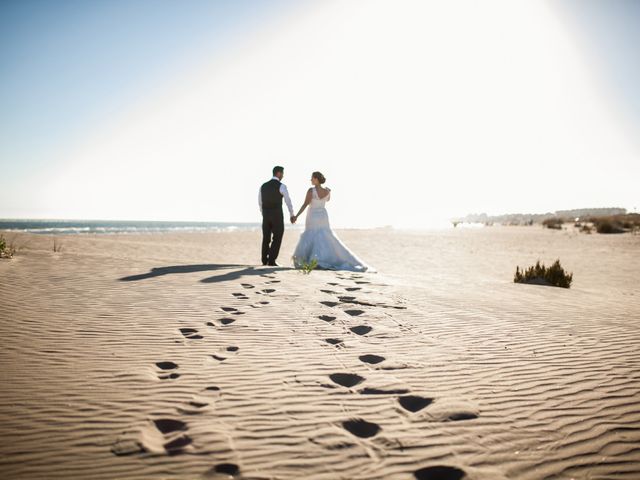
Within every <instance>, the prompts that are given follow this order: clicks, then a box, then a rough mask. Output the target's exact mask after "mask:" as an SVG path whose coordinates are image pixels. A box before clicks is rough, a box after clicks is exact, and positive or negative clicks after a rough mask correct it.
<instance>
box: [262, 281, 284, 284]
mask: <svg viewBox="0 0 640 480" xmlns="http://www.w3.org/2000/svg"><path fill="white" fill-rule="evenodd" d="M264 283H267V284H272V283H280V280H269V281H268V282H264Z"/></svg>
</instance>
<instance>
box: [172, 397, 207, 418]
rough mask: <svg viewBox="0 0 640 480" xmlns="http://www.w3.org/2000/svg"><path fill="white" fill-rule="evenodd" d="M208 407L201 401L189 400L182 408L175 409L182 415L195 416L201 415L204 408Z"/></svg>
mask: <svg viewBox="0 0 640 480" xmlns="http://www.w3.org/2000/svg"><path fill="white" fill-rule="evenodd" d="M208 406H209V402H205V401H203V400H197V399H194V400H189V401H188V402H186V403H185V404H183V405H182V406H179V407H176V410H177V411H178V413H182V414H184V415H197V414H199V413H202V412H203V411H204V409H205V408H206V407H208Z"/></svg>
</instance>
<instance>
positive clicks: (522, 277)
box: [513, 259, 573, 288]
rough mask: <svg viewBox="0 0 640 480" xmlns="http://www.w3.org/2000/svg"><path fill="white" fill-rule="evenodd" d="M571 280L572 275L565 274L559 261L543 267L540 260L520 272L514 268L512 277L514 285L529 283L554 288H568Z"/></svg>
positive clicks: (517, 268) (517, 267)
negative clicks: (514, 272) (514, 271)
mask: <svg viewBox="0 0 640 480" xmlns="http://www.w3.org/2000/svg"><path fill="white" fill-rule="evenodd" d="M572 280H573V273H567V272H565V271H564V268H562V267H561V266H560V260H559V259H558V260H556V261H555V262H553V265H551V266H550V267H545V266H544V263H542V264H541V263H540V260H538V261H537V262H536V264H535V265H534V266H532V267H529V268H527V269H526V270H523V271H521V270H520V267H519V266H516V274H515V275H514V277H513V281H514V282H515V283H531V284H534V285H550V286H554V287H563V288H569V287H570V286H571V281H572Z"/></svg>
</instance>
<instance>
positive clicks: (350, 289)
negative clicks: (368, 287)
mask: <svg viewBox="0 0 640 480" xmlns="http://www.w3.org/2000/svg"><path fill="white" fill-rule="evenodd" d="M345 290H346V291H347V292H356V291H358V290H362V287H347V288H345Z"/></svg>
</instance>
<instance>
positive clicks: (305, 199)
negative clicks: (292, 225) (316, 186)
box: [296, 189, 311, 218]
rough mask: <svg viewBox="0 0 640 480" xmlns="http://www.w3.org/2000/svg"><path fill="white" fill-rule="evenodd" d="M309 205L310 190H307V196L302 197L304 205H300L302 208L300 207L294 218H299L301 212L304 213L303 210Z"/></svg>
mask: <svg viewBox="0 0 640 480" xmlns="http://www.w3.org/2000/svg"><path fill="white" fill-rule="evenodd" d="M310 203H311V189H309V190H307V196H306V197H304V203H303V204H302V206H301V207H300V210H299V211H298V214H297V215H296V218H298V217H299V216H300V214H301V213H302V212H304V209H305V208H307V206H308V205H309V204H310Z"/></svg>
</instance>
